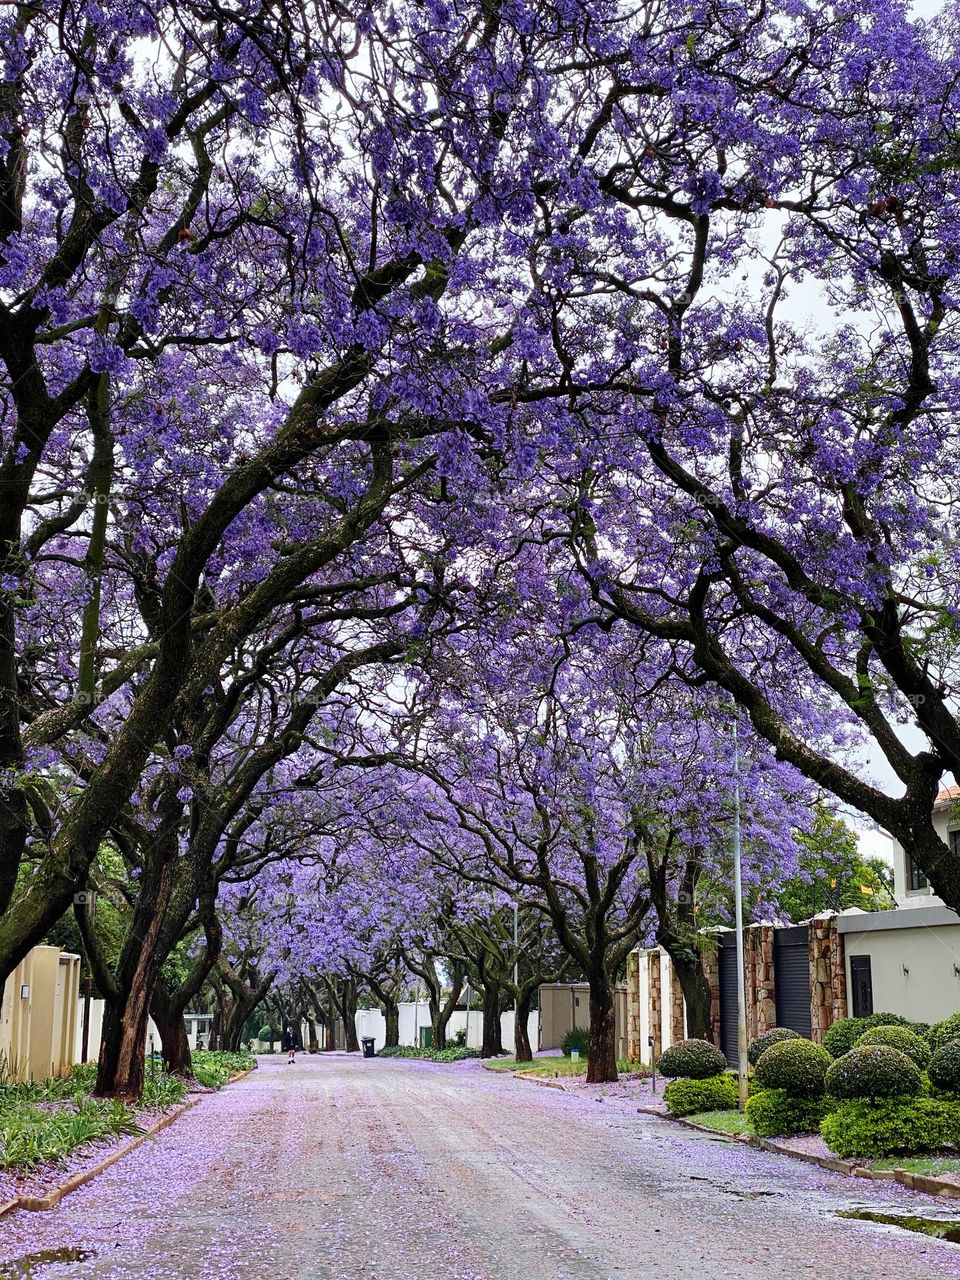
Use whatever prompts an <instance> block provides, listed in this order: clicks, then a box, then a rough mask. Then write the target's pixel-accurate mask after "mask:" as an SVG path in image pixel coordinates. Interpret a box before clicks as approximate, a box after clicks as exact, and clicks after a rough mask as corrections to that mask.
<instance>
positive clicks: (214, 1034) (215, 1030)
mask: <svg viewBox="0 0 960 1280" xmlns="http://www.w3.org/2000/svg"><path fill="white" fill-rule="evenodd" d="M221 1016H222V1015H221V1012H220V1006H219V1005H218V1006H217V1007H216V1009H214V1011H213V1019H212V1021H211V1023H210V1051H211V1053H213V1052H216V1050H217V1049H218V1048H219V1047H220V1019H221Z"/></svg>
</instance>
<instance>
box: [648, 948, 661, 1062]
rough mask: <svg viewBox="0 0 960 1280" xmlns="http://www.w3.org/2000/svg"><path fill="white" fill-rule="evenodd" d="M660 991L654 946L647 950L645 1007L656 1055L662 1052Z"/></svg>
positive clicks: (657, 954) (658, 970)
mask: <svg viewBox="0 0 960 1280" xmlns="http://www.w3.org/2000/svg"><path fill="white" fill-rule="evenodd" d="M662 1007H663V1006H662V993H661V991H660V948H659V947H655V948H654V949H653V950H652V951H648V952H647V1009H648V1011H649V1025H650V1034H651V1035H652V1036H653V1038H654V1043H655V1052H656V1054H657V1056H658V1057H659V1055H660V1054H661V1053H662V1052H663V1044H662V1043H661V1041H662V1037H663V1032H662V1029H661V1028H662V1027H663V1016H662V1012H661V1010H662Z"/></svg>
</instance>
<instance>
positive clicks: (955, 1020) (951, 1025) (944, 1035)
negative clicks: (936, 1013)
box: [927, 1013, 960, 1053]
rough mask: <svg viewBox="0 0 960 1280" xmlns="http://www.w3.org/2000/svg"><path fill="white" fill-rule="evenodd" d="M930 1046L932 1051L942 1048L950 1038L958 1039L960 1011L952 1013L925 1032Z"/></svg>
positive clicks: (959, 1034)
mask: <svg viewBox="0 0 960 1280" xmlns="http://www.w3.org/2000/svg"><path fill="white" fill-rule="evenodd" d="M927 1039H928V1040H929V1041H930V1048H931V1049H932V1050H933V1052H934V1053H936V1052H937V1050H938V1049H942V1048H943V1046H944V1045H945V1044H949V1043H950V1041H951V1040H960V1013H952V1014H951V1015H950V1017H949V1018H944V1020H943V1022H938V1023H936V1024H935V1025H934V1026H932V1027H931V1028H930V1030H929V1031H928V1032H927Z"/></svg>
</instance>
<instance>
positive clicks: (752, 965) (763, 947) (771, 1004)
mask: <svg viewBox="0 0 960 1280" xmlns="http://www.w3.org/2000/svg"><path fill="white" fill-rule="evenodd" d="M775 932H776V930H775V928H774V926H773V925H770V924H752V925H750V926H748V928H746V929H744V931H743V967H744V986H745V987H746V1004H747V1043H748V1044H749V1042H750V1041H751V1040H754V1039H755V1038H756V1037H757V1036H760V1035H763V1033H764V1032H765V1031H769V1030H770V1029H771V1027H775V1026H776V1025H777V1001H776V991H775V979H774V964H773V946H774V942H773V939H774V934H775Z"/></svg>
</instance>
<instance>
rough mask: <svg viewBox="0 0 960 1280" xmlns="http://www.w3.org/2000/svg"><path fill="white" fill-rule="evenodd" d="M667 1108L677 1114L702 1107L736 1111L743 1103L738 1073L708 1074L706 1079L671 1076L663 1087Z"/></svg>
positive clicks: (693, 1113) (695, 1112) (691, 1112)
mask: <svg viewBox="0 0 960 1280" xmlns="http://www.w3.org/2000/svg"><path fill="white" fill-rule="evenodd" d="M663 1100H664V1102H666V1104H667V1110H668V1111H669V1112H670V1114H671V1115H674V1116H692V1115H696V1114H697V1113H698V1112H700V1111H735V1110H736V1109H737V1107H738V1106H739V1105H740V1086H739V1084H738V1082H737V1078H736V1076H731V1075H726V1074H724V1075H722V1076H709V1077H708V1078H707V1079H705V1080H691V1079H687V1080H671V1081H670V1083H669V1084H668V1085H667V1087H666V1088H665V1089H664V1091H663Z"/></svg>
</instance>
